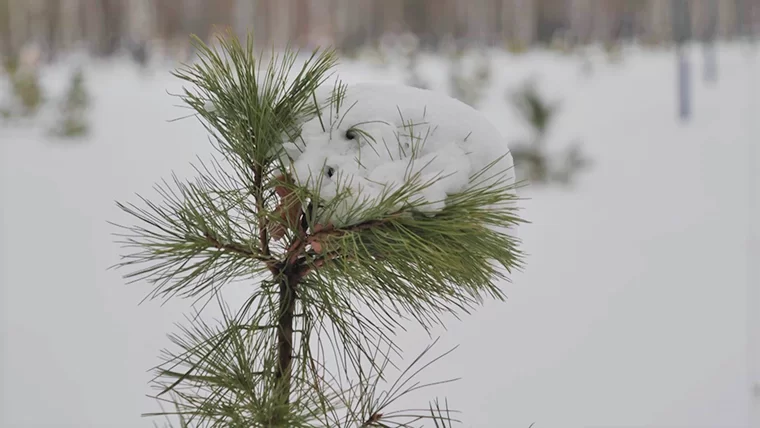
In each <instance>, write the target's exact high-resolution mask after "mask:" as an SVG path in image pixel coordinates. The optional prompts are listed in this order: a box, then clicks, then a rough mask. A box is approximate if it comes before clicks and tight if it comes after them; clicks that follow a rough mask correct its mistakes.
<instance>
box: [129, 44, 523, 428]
mask: <svg viewBox="0 0 760 428" xmlns="http://www.w3.org/2000/svg"><path fill="white" fill-rule="evenodd" d="M195 42H196V47H197V49H198V51H199V59H198V61H197V62H196V63H195V64H193V65H187V66H184V67H183V68H181V69H180V70H178V71H177V72H176V73H175V74H176V76H177V77H178V78H180V79H182V80H183V81H185V82H186V83H187V84H188V86H187V88H186V89H185V90H184V92H183V95H181V97H182V99H183V100H184V102H185V103H186V104H187V105H188V106H190V107H191V108H192V109H194V110H195V114H196V115H197V116H198V117H199V118H200V119H201V121H202V123H203V124H204V126H205V127H206V129H207V130H208V131H209V133H210V134H211V136H212V138H211V140H212V141H213V142H214V143H215V146H216V149H217V150H218V153H219V156H220V159H219V160H218V161H213V162H211V163H210V164H202V165H200V166H198V167H197V168H196V169H197V171H198V173H199V176H198V177H197V179H195V180H193V181H189V182H183V181H181V180H179V179H177V178H175V179H174V182H173V183H172V185H168V184H165V185H164V186H160V187H159V190H160V193H161V196H162V197H163V198H164V199H163V201H161V202H160V203H155V202H151V201H149V200H147V199H142V206H138V205H134V204H119V206H120V207H121V208H122V209H123V210H124V211H126V212H127V213H129V214H131V215H132V216H134V217H135V218H136V220H137V221H139V225H135V226H122V228H123V229H125V230H126V232H125V233H124V234H123V235H122V236H123V237H124V238H125V239H124V240H123V241H122V242H124V243H125V244H126V245H127V246H128V247H129V248H132V249H134V251H133V252H131V253H129V254H127V255H125V256H124V258H123V261H122V263H121V264H120V266H121V267H129V268H133V270H132V271H131V272H129V273H128V274H127V277H128V278H131V279H132V280H143V279H145V280H148V281H149V282H150V283H152V284H153V285H154V286H155V289H154V293H153V294H152V297H160V298H170V297H174V296H178V297H186V298H201V297H209V296H211V297H212V298H213V297H218V296H219V290H220V289H221V288H222V287H224V285H225V284H228V283H229V282H231V281H233V280H241V279H243V280H248V281H251V282H252V283H254V284H255V285H256V286H255V288H254V289H253V291H251V293H250V296H249V297H248V299H247V300H246V301H245V304H243V305H242V306H241V307H240V308H237V309H236V310H234V311H233V310H231V309H229V308H228V306H227V304H225V303H224V302H222V301H221V298H219V299H220V307H221V308H222V312H223V315H224V316H223V317H222V320H221V321H220V322H219V323H217V324H209V323H207V322H206V321H204V320H202V319H201V317H195V318H193V320H192V321H190V323H189V325H188V326H184V327H182V329H181V332H180V333H179V334H175V335H172V336H171V339H172V342H173V343H174V345H175V346H176V350H171V351H167V352H166V355H165V356H166V361H165V364H163V365H161V366H159V367H158V368H157V373H156V385H157V386H158V387H159V388H160V391H159V393H158V395H157V397H158V398H159V399H161V400H165V401H167V402H169V403H171V406H172V408H173V410H171V411H167V413H165V414H166V415H168V414H174V415H178V417H179V419H180V423H181V425H182V426H193V427H241V428H242V427H245V428H251V427H370V426H416V425H414V424H416V423H425V421H427V422H429V423H431V424H432V425H434V426H449V425H450V424H451V422H452V421H454V420H455V419H454V418H453V416H452V412H451V411H449V410H448V408H447V406H445V405H443V404H439V402H438V401H437V400H435V401H433V402H431V403H430V404H429V405H428V406H424V407H426V408H425V409H423V410H419V411H415V410H407V411H401V410H399V409H394V408H393V406H394V405H395V403H396V402H397V399H398V398H400V397H402V396H404V395H406V394H408V393H410V392H413V391H415V390H418V389H420V388H422V387H424V386H425V385H420V384H419V383H415V382H412V381H411V378H413V377H415V376H416V374H417V373H418V372H419V371H420V370H421V369H422V368H424V367H425V366H426V365H425V364H423V363H422V359H421V357H420V358H417V359H415V360H414V362H413V363H412V364H411V365H410V366H409V368H408V369H406V370H404V371H403V373H402V375H401V377H400V378H399V379H398V380H396V381H395V382H391V383H390V385H389V387H388V388H387V389H386V390H384V391H381V390H380V389H379V385H380V384H381V382H385V381H386V380H385V379H384V377H383V376H384V371H385V369H386V368H387V367H389V366H393V365H394V364H395V362H394V360H395V359H396V358H397V357H398V354H399V350H398V349H397V348H395V345H394V344H393V339H392V337H393V334H394V331H395V330H396V329H397V328H399V327H401V326H402V321H403V320H412V321H414V322H417V323H419V324H421V325H423V326H425V327H430V326H433V325H435V324H437V323H439V322H440V320H441V315H444V314H447V313H449V314H456V313H459V312H466V311H468V310H470V309H472V308H473V307H474V306H476V305H477V304H478V303H480V302H481V301H482V299H483V298H484V297H486V296H490V297H494V298H499V299H500V298H502V297H503V294H502V291H501V290H500V289H499V287H498V285H497V283H496V281H497V280H499V279H502V278H504V276H505V275H506V273H507V272H509V271H511V270H512V269H513V268H515V267H517V266H518V265H519V264H520V260H521V254H520V251H519V250H518V249H517V240H516V239H515V238H514V237H512V236H510V235H508V234H507V233H506V232H505V231H506V230H507V229H508V228H510V227H512V226H514V225H516V224H517V223H520V222H521V220H520V219H519V218H518V217H517V215H516V212H515V210H516V208H515V207H514V205H515V204H514V201H515V199H516V196H515V193H514V192H513V188H512V186H508V185H499V183H495V184H493V185H490V186H487V187H480V188H471V189H467V190H465V191H462V192H461V193H459V194H456V195H452V196H449V197H448V199H447V204H446V206H445V208H443V209H442V210H441V211H440V212H438V213H436V214H435V215H420V214H418V213H416V211H415V204H416V203H417V202H415V201H414V200H410V198H408V195H409V194H411V193H413V192H414V191H418V190H420V188H422V187H424V186H426V185H429V183H423V184H420V183H419V181H410V183H409V184H404V185H403V186H401V187H399V188H397V189H396V190H394V191H393V192H390V193H389V194H387V195H385V197H384V198H381V199H380V200H377V201H375V202H373V205H372V206H371V207H367V206H364V207H362V206H356V207H354V209H355V210H357V211H361V212H362V214H361V215H359V214H357V215H356V216H354V218H355V219H356V220H355V221H353V222H351V223H349V224H340V225H337V224H331V223H326V224H320V223H319V220H318V219H320V218H324V214H325V213H328V212H330V211H331V210H334V209H335V204H338V203H340V202H339V201H340V200H341V198H340V195H335V197H334V198H331V199H326V198H321V197H320V195H319V194H315V193H314V192H313V191H311V190H309V189H308V188H305V187H298V186H296V185H295V184H294V183H295V182H294V180H291V179H290V178H289V177H290V174H289V171H290V164H289V162H288V160H289V158H288V156H286V155H285V152H284V149H283V142H284V141H294V139H296V138H298V136H299V133H300V131H301V128H300V124H301V123H303V121H304V120H306V119H307V118H313V117H315V115H316V116H319V115H320V114H322V113H321V111H320V110H319V104H318V103H317V102H316V99H317V95H316V91H317V88H318V87H320V86H321V85H322V84H323V83H324V82H325V81H326V80H327V79H328V78H329V76H330V74H329V73H330V72H331V70H332V69H333V67H334V66H335V64H336V56H335V54H334V53H333V52H331V51H321V52H320V51H317V52H315V53H314V54H313V55H312V56H311V57H310V58H308V59H307V60H306V61H305V62H304V63H303V65H302V66H300V67H299V66H296V60H297V55H296V54H294V53H292V52H286V53H284V54H282V55H281V56H275V57H274V58H273V59H271V61H261V60H260V59H258V58H257V57H256V55H255V54H254V49H253V43H252V40H251V38H250V37H249V38H248V40H247V42H246V43H245V44H243V43H241V42H240V41H239V40H237V39H236V38H235V37H234V36H231V35H230V36H227V37H224V38H220V39H219V40H218V47H217V48H211V47H209V46H207V45H205V44H203V43H202V42H200V40H198V39H196V40H195ZM341 88H342V86H340V85H338V86H336V87H335V90H334V91H333V92H332V95H331V96H330V97H329V102H330V103H340V102H341V98H342V96H343V93H344V92H343V90H342V89H341ZM324 119H325V120H327V118H324ZM320 120H322V117H321V116H320ZM326 344H328V345H329V346H326ZM326 347H328V348H329V349H332V352H331V353H328V352H326V351H325V348H326Z"/></svg>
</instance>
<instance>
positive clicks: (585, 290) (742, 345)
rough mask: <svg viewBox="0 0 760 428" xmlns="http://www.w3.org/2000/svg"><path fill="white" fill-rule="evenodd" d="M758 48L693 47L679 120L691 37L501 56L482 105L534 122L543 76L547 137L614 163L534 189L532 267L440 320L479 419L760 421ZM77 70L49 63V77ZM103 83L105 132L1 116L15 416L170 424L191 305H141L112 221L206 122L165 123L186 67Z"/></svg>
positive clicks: (416, 345)
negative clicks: (164, 367)
mask: <svg viewBox="0 0 760 428" xmlns="http://www.w3.org/2000/svg"><path fill="white" fill-rule="evenodd" d="M753 56H756V54H751V53H750V51H749V50H748V49H747V48H746V47H740V46H721V48H720V51H719V59H720V68H719V81H718V82H717V83H716V84H713V85H706V84H705V83H703V81H702V79H701V55H700V52H699V51H694V52H693V53H692V56H691V57H692V59H693V60H694V65H695V69H694V71H695V76H694V77H695V79H694V83H695V86H694V94H693V98H694V115H693V118H692V120H691V122H690V123H688V124H681V123H679V122H678V121H677V120H676V115H675V113H676V106H675V100H676V98H675V90H676V89H675V88H676V86H675V81H674V78H675V65H676V63H675V58H674V55H673V53H672V52H664V51H663V52H643V51H635V50H634V51H630V52H627V53H626V55H625V57H624V60H623V62H622V63H621V64H609V63H606V62H605V61H604V60H602V59H600V58H594V59H593V61H592V62H593V64H594V67H593V73H592V74H591V75H590V76H586V75H584V74H583V73H582V72H581V61H580V60H579V59H578V58H577V57H560V56H557V55H554V54H550V53H530V54H527V55H524V56H521V57H511V56H505V55H503V54H498V55H497V54H494V55H493V61H494V68H493V71H494V78H495V81H494V85H493V88H492V90H491V91H489V92H488V95H487V97H486V98H485V99H484V100H483V102H482V104H481V105H480V108H481V109H482V110H483V111H484V112H485V114H486V115H487V116H488V117H489V118H490V119H491V120H492V121H493V122H494V124H495V125H496V126H497V127H498V128H499V129H500V130H501V131H502V132H503V133H504V134H505V135H507V136H509V137H510V138H520V137H522V136H523V135H524V134H525V127H524V125H522V124H521V123H520V122H519V121H518V119H517V117H516V115H515V114H514V112H513V111H512V110H511V108H510V107H509V106H508V104H507V103H506V101H505V91H506V90H507V89H510V88H512V89H513V88H515V87H516V85H518V84H520V83H521V82H522V81H523V79H524V78H526V77H529V76H534V75H537V76H539V77H540V80H539V83H540V85H541V86H540V87H541V88H542V89H544V90H545V91H546V92H547V93H548V94H549V95H550V96H552V97H555V98H557V99H559V100H561V101H562V110H561V115H560V117H559V118H558V122H557V124H556V128H555V129H554V131H553V132H552V133H551V135H550V143H549V144H550V145H549V147H553V148H556V149H561V148H562V144H564V143H568V142H570V141H571V140H572V139H575V138H577V139H580V140H581V141H582V142H583V147H584V148H585V149H586V151H587V152H588V153H589V154H590V155H591V157H592V158H593V160H594V166H593V168H592V169H591V170H589V171H588V172H586V173H582V174H581V175H580V176H579V180H578V181H577V184H576V185H575V186H574V187H573V188H571V189H562V188H550V189H538V188H535V189H531V190H529V191H525V192H524V193H525V196H527V197H529V198H531V199H530V200H529V201H526V202H525V207H526V209H525V212H524V215H525V216H526V217H527V218H528V219H529V220H531V221H532V224H530V225H528V226H525V227H524V228H523V229H522V230H521V232H520V233H521V237H522V238H523V239H524V248H525V250H526V251H528V252H529V253H530V256H529V258H528V260H527V262H528V264H527V268H526V270H525V271H524V272H522V273H519V274H517V275H515V276H514V281H513V283H512V284H504V287H505V289H506V291H507V294H508V296H509V300H508V301H507V302H506V303H495V302H489V303H487V304H486V305H485V307H483V308H482V309H481V310H480V311H478V312H477V313H475V314H474V315H472V316H467V317H464V318H463V320H462V321H453V322H451V323H450V324H449V326H448V330H447V331H442V332H441V334H442V343H441V344H440V346H439V347H437V349H438V350H439V351H444V350H446V349H447V347H448V346H449V345H454V344H460V345H461V346H460V348H459V349H458V350H457V351H456V352H455V353H453V354H451V355H450V356H449V357H447V358H445V359H444V360H442V361H441V362H439V363H438V364H437V365H435V366H433V368H431V370H430V371H429V372H426V374H425V376H424V378H425V379H431V380H436V379H440V378H449V377H459V376H461V377H462V378H463V379H462V380H460V381H459V382H458V383H456V384H453V386H448V387H443V388H440V389H438V390H430V391H429V392H430V394H431V395H430V398H433V396H434V395H440V396H443V395H445V396H447V397H448V399H449V403H450V404H451V405H452V407H454V408H457V409H459V410H462V411H463V412H464V414H463V415H461V419H463V420H464V421H465V424H464V426H471V427H527V426H528V425H530V424H531V423H532V422H535V423H536V424H535V425H534V426H535V427H537V428H549V427H563V428H565V427H705V428H707V427H710V428H712V427H726V428H728V427H749V426H753V427H758V426H760V425H757V424H758V423H760V419H759V418H758V415H757V413H758V411H757V409H758V407H759V405H758V404H757V401H758V400H759V399H754V400H755V402H754V403H753V398H752V395H751V384H752V377H753V376H754V377H755V379H758V380H760V373H758V371H757V370H758V367H759V366H760V362H758V361H757V358H750V357H749V355H752V353H753V352H754V355H755V356H758V355H760V353H758V352H757V348H754V349H753V348H752V346H750V345H751V343H752V342H753V341H754V343H755V344H756V343H760V337H758V336H757V332H758V330H760V318H758V317H757V312H758V310H760V293H759V292H757V291H750V290H751V289H750V288H748V286H747V284H748V277H749V276H750V273H752V269H754V273H753V274H752V275H754V280H755V281H757V280H758V278H759V276H758V275H757V269H756V268H754V267H752V269H751V266H750V264H749V263H748V260H750V258H748V256H747V247H748V245H747V244H748V240H749V238H750V235H751V233H754V236H755V238H757V236H758V229H757V227H756V226H752V222H755V223H757V220H756V219H751V218H750V212H751V210H750V209H751V208H752V209H753V210H754V211H753V212H754V213H755V215H757V213H758V212H760V211H758V210H757V206H756V205H755V206H754V207H751V206H750V200H751V198H750V195H751V192H752V191H753V190H752V189H753V188H752V187H751V186H750V183H751V180H754V182H755V187H754V191H755V192H757V189H760V187H757V184H760V183H758V182H757V177H758V173H757V172H755V171H754V170H753V168H754V169H757V168H758V167H760V158H759V155H758V153H760V151H758V150H757V149H754V155H752V154H751V153H752V151H751V146H750V144H754V145H755V146H757V144H758V143H760V126H759V125H758V124H757V122H758V121H760V109H758V105H757V103H758V102H757V101H756V100H757V99H758V97H760V87H758V86H757V85H755V84H754V83H753V82H752V76H753V75H758V73H760V67H757V65H755V64H754V63H753V60H752V59H751V58H752V57H753ZM442 65H443V64H442V63H441V62H440V61H438V60H435V59H430V58H428V59H425V60H424V61H423V62H422V73H423V74H425V75H427V76H429V78H430V79H431V81H432V83H433V85H434V88H441V87H442V86H441V85H443V84H445V78H446V77H445V75H444V74H443V73H441V71H440V70H442ZM65 71H67V70H66V69H64V68H58V69H51V70H49V71H47V72H46V76H45V82H46V84H48V85H49V87H50V88H51V90H53V89H55V88H58V89H60V86H61V83H62V82H63V81H64V80H63V79H62V77H63V76H65V74H64V72H65ZM339 71H340V74H341V77H343V78H344V79H345V80H347V81H348V82H359V81H370V80H376V81H381V80H382V81H397V80H398V79H400V78H401V76H402V72H401V71H400V70H399V69H398V68H394V67H390V68H383V67H377V66H373V65H370V64H367V63H350V62H346V63H344V64H343V65H341V66H340V68H339ZM87 83H88V85H89V89H90V90H91V91H92V93H93V95H94V96H95V105H94V109H93V111H92V115H91V124H92V126H93V131H92V133H91V136H90V137H89V138H88V139H87V140H86V141H82V142H61V141H55V140H50V139H48V138H47V137H46V136H45V135H44V132H43V131H42V130H39V129H29V128H24V127H20V126H14V127H9V126H5V125H3V126H4V127H1V128H0V204H1V205H0V206H1V207H2V225H1V226H0V251H2V252H1V253H0V286H1V287H0V290H1V291H2V294H1V295H0V314H1V315H0V316H1V317H2V318H0V319H2V321H3V326H2V330H1V331H2V342H1V343H2V347H1V348H0V349H1V352H2V353H0V358H1V359H0V366H2V372H1V374H0V379H2V382H1V383H2V396H1V397H0V426H2V427H12V428H16V427H19V428H20V427H77V428H81V427H130V428H134V427H141V426H145V427H147V426H151V423H152V420H151V419H145V418H141V417H140V414H141V413H142V412H146V411H152V410H154V409H155V407H154V401H153V400H151V399H149V398H146V397H145V394H147V393H149V392H151V391H150V390H149V389H148V387H147V381H148V380H149V379H150V374H149V373H147V370H148V369H149V368H150V367H152V366H154V365H155V364H156V363H158V358H157V357H158V354H159V351H160V349H161V348H163V347H165V346H167V345H168V344H169V343H168V341H167V339H166V336H165V335H166V333H168V332H171V331H175V329H174V326H173V323H174V322H176V321H181V320H182V314H183V311H185V310H186V309H187V302H179V301H175V302H170V303H168V304H166V305H165V306H163V307H161V306H160V304H159V302H146V303H144V304H142V305H139V306H138V303H139V301H140V300H141V299H142V298H143V297H144V296H145V295H146V294H147V293H148V291H149V288H148V286H147V285H145V284H133V285H125V283H124V281H123V280H122V279H121V276H120V275H121V274H122V273H123V272H119V271H113V270H107V268H108V267H109V266H110V265H112V264H114V263H115V262H117V261H118V256H119V254H120V253H121V249H120V248H118V246H117V245H116V244H114V243H113V237H112V236H110V233H111V232H113V231H114V228H113V227H112V226H110V225H108V224H107V223H106V221H107V220H111V221H117V222H124V221H131V220H130V219H129V218H126V217H125V216H124V215H123V214H122V213H121V212H119V211H118V209H117V208H116V207H115V205H114V202H113V201H114V200H119V201H133V200H134V197H133V195H134V193H135V192H137V193H140V194H144V195H147V196H149V197H152V198H154V197H155V194H154V193H152V191H151V186H152V185H153V183H154V182H156V181H158V180H160V179H161V178H165V177H168V175H169V174H170V172H171V171H172V170H174V171H177V172H178V173H180V174H190V173H192V171H191V170H190V167H189V164H188V163H189V162H191V161H193V160H194V158H195V156H196V155H197V154H203V153H207V152H208V151H209V149H210V146H209V145H208V143H207V140H206V134H205V132H204V131H203V129H202V128H201V126H200V125H199V124H198V123H197V122H196V121H194V120H185V121H179V122H174V123H169V122H168V121H167V120H168V119H173V118H176V117H179V116H182V115H184V114H185V113H186V111H185V110H182V109H179V108H177V107H176V104H178V100H177V99H174V98H172V97H170V96H168V95H167V91H169V92H174V93H176V92H177V91H178V88H179V82H178V81H177V80H176V79H174V78H172V77H171V76H169V75H168V73H167V72H165V71H164V70H161V71H153V72H152V73H148V74H145V73H140V72H138V71H137V70H136V69H135V68H134V67H133V66H132V65H130V64H127V63H126V62H118V61H117V62H113V63H109V64H94V65H92V66H91V67H90V68H89V69H88V73H87ZM758 196H760V195H757V194H756V195H754V198H755V199H757V198H758ZM751 227H752V228H754V232H752V231H751ZM754 248H755V250H754V251H755V252H754V260H753V262H754V263H757V261H758V260H757V259H758V257H759V256H760V252H758V251H757V248H758V247H757V246H755V247H754ZM232 287H235V290H233V294H235V293H236V294H238V295H243V294H244V293H245V291H246V290H245V289H246V287H247V286H244V285H234V286H232ZM754 287H756V288H758V287H760V284H758V283H757V282H756V283H755V284H754ZM753 334H754V339H753V340H749V338H750V337H751V335H753ZM428 342H429V341H428V338H427V337H426V336H421V335H420V333H419V332H417V331H413V332H410V333H408V334H404V335H402V336H400V337H399V344H400V345H401V347H402V348H404V349H407V350H408V352H409V355H410V356H413V355H414V354H416V353H417V352H418V351H421V350H422V348H423V346H424V344H426V343H428ZM750 360H753V361H754V363H753V362H752V361H750ZM753 371H754V373H753ZM421 398H426V397H425V396H421ZM419 404H422V405H425V404H426V402H421V403H419ZM753 406H754V408H755V416H754V422H753V423H754V424H755V425H750V423H751V422H750V421H751V419H752V417H753V416H752V411H753V410H752V409H753Z"/></svg>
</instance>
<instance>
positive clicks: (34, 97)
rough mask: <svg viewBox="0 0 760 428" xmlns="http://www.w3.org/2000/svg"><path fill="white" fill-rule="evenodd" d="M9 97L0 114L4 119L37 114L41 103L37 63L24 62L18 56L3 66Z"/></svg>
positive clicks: (11, 58)
mask: <svg viewBox="0 0 760 428" xmlns="http://www.w3.org/2000/svg"><path fill="white" fill-rule="evenodd" d="M3 69H4V74H5V76H6V83H7V88H8V93H9V95H10V96H9V97H8V99H7V100H6V102H5V105H4V106H2V108H0V113H2V116H3V117H5V118H13V117H18V116H23V117H28V116H33V115H35V114H36V113H37V111H38V110H39V108H40V106H41V105H42V102H43V96H42V88H41V86H40V81H39V75H38V71H37V63H36V62H34V61H24V60H23V58H22V57H20V56H19V55H16V56H12V57H10V58H8V59H7V60H6V61H5V63H4V64H3Z"/></svg>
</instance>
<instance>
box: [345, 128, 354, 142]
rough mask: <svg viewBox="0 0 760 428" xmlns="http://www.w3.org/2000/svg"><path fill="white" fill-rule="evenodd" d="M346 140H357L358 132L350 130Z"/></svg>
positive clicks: (347, 132)
mask: <svg viewBox="0 0 760 428" xmlns="http://www.w3.org/2000/svg"><path fill="white" fill-rule="evenodd" d="M346 138H347V139H349V140H355V139H356V131H354V130H353V129H349V130H348V131H346Z"/></svg>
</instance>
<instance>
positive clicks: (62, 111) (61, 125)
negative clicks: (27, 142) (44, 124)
mask: <svg viewBox="0 0 760 428" xmlns="http://www.w3.org/2000/svg"><path fill="white" fill-rule="evenodd" d="M89 105H90V96H89V94H88V93H87V88H86V87H85V80H84V71H83V70H82V69H81V68H78V69H76V70H75V71H74V72H73V73H72V75H71V79H70V81H69V86H68V89H67V90H66V93H65V94H64V96H63V97H62V99H61V101H60V102H59V107H58V108H59V115H60V116H59V119H58V123H57V124H56V125H55V126H54V127H53V129H52V133H53V134H54V135H56V136H59V137H64V138H72V137H80V136H83V135H85V134H87V131H88V126H87V118H86V114H87V109H88V107H89Z"/></svg>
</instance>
